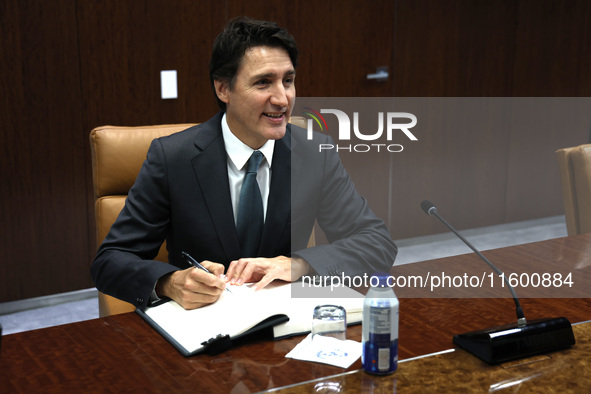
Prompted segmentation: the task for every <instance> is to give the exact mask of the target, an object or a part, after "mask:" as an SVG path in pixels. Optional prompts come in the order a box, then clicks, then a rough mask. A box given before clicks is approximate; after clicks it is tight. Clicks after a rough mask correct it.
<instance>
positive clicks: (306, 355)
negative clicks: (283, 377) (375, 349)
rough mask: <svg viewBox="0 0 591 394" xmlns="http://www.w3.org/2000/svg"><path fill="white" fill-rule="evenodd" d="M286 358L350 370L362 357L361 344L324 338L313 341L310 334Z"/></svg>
mask: <svg viewBox="0 0 591 394" xmlns="http://www.w3.org/2000/svg"><path fill="white" fill-rule="evenodd" d="M285 357H287V358H293V359H296V360H303V361H313V362H317V363H323V364H330V365H335V366H337V367H341V368H349V367H350V366H351V364H353V363H354V362H355V361H356V360H357V359H358V358H359V357H361V343H360V342H356V341H353V340H350V339H347V340H346V341H342V340H339V339H336V338H331V337H324V336H316V338H314V340H312V334H308V336H307V337H306V338H304V339H303V340H302V342H300V343H298V344H297V345H296V347H295V348H293V350H292V351H291V352H289V353H287V354H286V355H285Z"/></svg>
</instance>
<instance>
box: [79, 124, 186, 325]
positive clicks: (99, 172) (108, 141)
mask: <svg viewBox="0 0 591 394" xmlns="http://www.w3.org/2000/svg"><path fill="white" fill-rule="evenodd" d="M192 125H193V124H176V125H158V126H140V127H118V126H103V127H98V128H96V129H94V130H92V132H91V133H90V146H91V153H92V175H93V177H92V178H93V185H94V197H95V207H94V208H95V219H96V240H97V245H100V244H101V243H102V242H103V239H104V238H105V237H106V236H107V233H108V232H109V230H110V229H111V225H112V224H113V223H114V222H115V219H117V216H118V215H119V212H121V209H123V205H124V204H125V199H126V198H127V193H128V192H129V189H130V188H131V186H132V185H133V184H134V182H135V178H136V177H137V175H138V173H139V172H140V168H141V166H142V163H143V162H144V160H145V159H146V153H147V152H148V148H149V147H150V143H151V142H152V140H153V139H154V138H158V137H162V136H165V135H170V134H173V133H176V132H178V131H181V130H184V129H186V128H188V127H191V126H192ZM156 259H157V260H160V261H168V256H167V254H166V245H162V248H161V249H160V253H158V257H157V258H156ZM98 299H99V314H100V316H108V315H115V314H118V313H124V312H131V311H133V310H134V309H135V308H134V306H133V305H132V304H129V303H127V302H124V301H121V300H118V299H116V298H114V297H111V296H108V295H106V294H103V293H100V292H99V297H98Z"/></svg>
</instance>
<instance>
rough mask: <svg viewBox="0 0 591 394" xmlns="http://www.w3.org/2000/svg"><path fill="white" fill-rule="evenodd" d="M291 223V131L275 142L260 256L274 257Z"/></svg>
mask: <svg viewBox="0 0 591 394" xmlns="http://www.w3.org/2000/svg"><path fill="white" fill-rule="evenodd" d="M290 223H291V133H290V130H289V126H288V131H287V133H286V135H285V137H284V138H282V139H280V140H277V141H276V142H275V148H274V151H273V168H272V174H271V185H270V189H269V200H268V202H267V216H266V219H265V226H264V228H263V236H262V239H261V247H260V250H259V255H260V256H266V257H274V256H276V253H275V251H276V249H277V245H278V243H279V240H280V238H281V235H282V234H284V232H285V231H290V230H291V229H290V227H289V226H290Z"/></svg>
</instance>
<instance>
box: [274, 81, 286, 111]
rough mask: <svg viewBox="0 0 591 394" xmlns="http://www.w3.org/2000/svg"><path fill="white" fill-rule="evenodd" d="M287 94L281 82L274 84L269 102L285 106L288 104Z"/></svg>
mask: <svg viewBox="0 0 591 394" xmlns="http://www.w3.org/2000/svg"><path fill="white" fill-rule="evenodd" d="M287 96H288V93H287V90H286V88H285V86H283V83H279V84H276V85H275V87H274V88H273V92H272V93H271V104H273V105H276V106H278V107H282V108H283V107H287V105H288V104H289V100H288V98H287Z"/></svg>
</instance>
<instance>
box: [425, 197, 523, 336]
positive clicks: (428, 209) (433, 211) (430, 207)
mask: <svg viewBox="0 0 591 394" xmlns="http://www.w3.org/2000/svg"><path fill="white" fill-rule="evenodd" d="M421 209H422V210H423V211H424V212H425V213H426V214H427V215H429V216H435V217H436V218H437V219H439V221H441V223H443V224H444V225H445V226H446V227H447V228H449V229H450V230H451V231H452V232H453V233H454V234H455V235H456V236H457V237H458V238H459V239H461V240H462V242H464V243H465V244H466V245H468V247H469V248H470V249H472V250H473V251H474V253H476V254H477V255H478V257H480V258H481V259H482V260H484V262H485V263H486V264H488V266H489V267H490V268H491V269H492V270H493V271H494V272H495V273H496V274H498V275H501V276H502V277H503V280H504V281H505V284H506V285H507V287H508V288H509V291H510V292H511V296H512V297H513V301H514V302H515V312H516V314H517V326H518V327H524V326H525V325H526V324H527V320H526V319H525V315H524V313H523V309H522V308H521V303H520V302H519V298H517V294H516V293H515V290H514V289H513V286H511V284H510V283H509V280H508V279H507V276H506V275H504V273H503V272H502V271H501V270H500V269H498V268H497V267H496V266H495V265H494V264H493V263H492V262H491V261H490V260H489V259H487V258H486V257H485V256H484V255H483V254H482V253H480V251H479V250H478V249H476V248H475V247H474V246H473V245H472V244H471V243H470V242H468V240H467V239H466V238H464V237H463V236H462V235H461V234H460V233H459V232H458V231H456V229H455V228H453V226H452V225H451V224H449V223H448V222H447V221H446V220H445V219H444V218H442V217H441V216H440V215H439V214H438V213H437V208H436V207H435V204H433V203H432V202H430V201H427V200H424V201H423V202H421Z"/></svg>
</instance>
